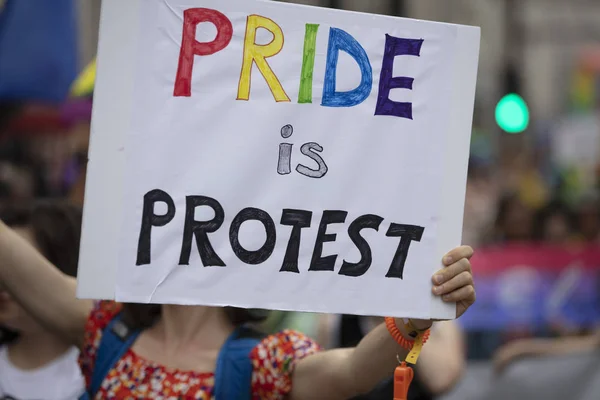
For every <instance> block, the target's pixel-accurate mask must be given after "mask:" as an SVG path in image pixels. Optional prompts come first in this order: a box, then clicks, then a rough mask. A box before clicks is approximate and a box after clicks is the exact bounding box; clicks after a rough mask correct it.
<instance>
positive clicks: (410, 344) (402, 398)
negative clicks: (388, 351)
mask: <svg viewBox="0 0 600 400" xmlns="http://www.w3.org/2000/svg"><path fill="white" fill-rule="evenodd" d="M385 325H386V327H387V328H388V331H389V332H390V334H391V335H392V337H393V338H394V340H395V341H396V342H398V344H399V345H400V346H402V347H404V348H405V349H407V350H409V353H408V355H407V356H406V359H405V360H404V361H402V362H400V358H398V362H399V363H400V365H398V366H397V367H396V370H395V371H394V400H407V399H408V389H409V388H410V384H411V382H412V380H413V378H414V375H415V374H414V371H413V369H412V368H410V367H409V366H407V365H406V363H407V362H408V363H410V364H413V365H414V364H416V363H417V360H418V359H419V355H420V354H421V350H422V349H423V345H424V344H425V342H427V340H428V339H429V335H430V330H429V329H427V330H426V331H419V330H417V329H415V328H414V327H413V326H412V324H411V323H410V320H408V321H407V322H405V323H404V330H405V331H406V332H407V333H408V335H409V336H410V337H412V338H414V340H412V341H411V340H407V339H405V338H404V336H403V335H402V332H400V329H398V327H397V326H396V320H395V319H394V318H391V317H386V318H385Z"/></svg>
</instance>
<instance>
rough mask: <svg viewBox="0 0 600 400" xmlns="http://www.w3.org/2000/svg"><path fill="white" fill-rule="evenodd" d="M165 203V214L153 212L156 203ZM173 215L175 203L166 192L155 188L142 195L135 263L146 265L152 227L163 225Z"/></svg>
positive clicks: (149, 257)
mask: <svg viewBox="0 0 600 400" xmlns="http://www.w3.org/2000/svg"><path fill="white" fill-rule="evenodd" d="M159 202H162V203H165V204H166V205H167V212H166V213H165V215H156V214H154V205H155V204H156V203H159ZM173 217H175V203H174V202H173V199H172V198H171V196H169V194H168V193H167V192H163V191H162V190H159V189H155V190H151V191H149V192H148V193H146V194H145V195H144V208H143V211H142V227H141V228H140V237H139V239H138V248H137V260H136V262H135V264H136V265H147V264H150V261H151V243H152V238H151V236H152V227H153V226H165V225H166V224H168V223H169V222H171V220H172V219H173Z"/></svg>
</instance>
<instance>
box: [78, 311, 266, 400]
mask: <svg viewBox="0 0 600 400" xmlns="http://www.w3.org/2000/svg"><path fill="white" fill-rule="evenodd" d="M140 333H141V331H139V330H138V331H131V330H130V329H129V327H128V326H127V325H125V323H124V322H123V321H122V320H121V316H120V314H119V315H117V316H115V318H113V320H112V321H111V322H110V323H109V324H108V326H107V327H106V329H105V330H104V332H103V334H102V339H101V340H100V345H99V347H98V351H97V356H96V364H95V366H94V371H93V373H92V381H91V385H90V387H89V388H88V390H87V391H86V393H84V394H83V395H82V396H81V397H80V398H79V400H91V399H93V398H94V396H96V394H97V393H98V391H99V390H100V387H101V385H102V382H103V381H104V378H105V377H106V375H108V373H109V371H110V370H111V369H112V368H113V366H114V365H115V364H116V363H117V362H118V361H119V360H120V359H121V357H123V355H124V354H125V353H126V352H127V350H128V349H129V348H130V347H131V346H132V345H133V343H134V342H135V340H136V339H137V337H138V336H139V334H140ZM260 340H261V335H260V334H259V333H258V332H256V331H255V330H253V329H251V328H248V327H244V326H242V327H238V328H237V329H236V330H235V331H234V332H233V333H232V334H231V335H230V336H229V338H227V340H226V341H225V343H224V344H223V347H221V350H220V351H219V356H218V358H217V366H216V369H215V393H214V396H215V399H216V400H246V399H247V400H250V399H251V397H252V393H251V384H252V370H253V368H252V362H251V360H250V352H251V351H252V349H253V348H254V347H255V346H256V345H258V344H259V342H260Z"/></svg>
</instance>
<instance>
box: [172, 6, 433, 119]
mask: <svg viewBox="0 0 600 400" xmlns="http://www.w3.org/2000/svg"><path fill="white" fill-rule="evenodd" d="M203 22H209V23H211V24H213V25H214V26H215V27H216V29H217V35H216V37H215V39H214V40H213V41H212V42H198V41H197V40H196V27H197V26H198V24H200V23H203ZM258 29H266V30H267V31H269V32H270V33H271V34H272V35H273V40H271V42H270V43H268V44H264V45H262V44H257V43H256V34H257V31H258ZM318 31H319V25H318V24H306V28H305V37H304V50H303V54H302V71H301V73H300V91H299V94H298V103H300V104H303V103H312V100H313V94H312V90H313V76H314V65H315V54H316V43H317V34H318ZM232 37H233V25H232V23H231V20H229V18H227V17H226V16H225V15H224V14H223V13H221V12H219V11H217V10H213V9H208V8H189V9H187V10H185V11H184V13H183V33H182V39H181V47H180V52H179V64H178V68H177V75H176V77H175V84H174V90H173V95H174V96H175V97H180V96H185V97H189V96H191V95H192V91H191V86H192V70H193V67H194V56H210V55H212V54H215V53H217V52H219V51H221V50H223V49H225V48H226V47H227V46H228V45H229V43H230V42H231V39H232ZM423 41H424V40H423V39H405V38H398V37H394V36H390V35H388V34H386V35H385V50H384V56H383V62H382V65H381V75H380V77H379V93H378V96H377V105H376V107H375V115H388V116H396V117H400V118H408V119H412V118H413V114H412V103H410V102H397V101H393V100H390V98H389V95H390V91H391V90H392V89H407V90H412V89H413V82H414V78H412V77H407V76H397V77H394V76H393V69H394V60H395V58H396V57H397V56H417V57H418V56H420V55H421V46H422V45H423ZM283 45H284V35H283V31H282V29H281V27H280V26H279V25H278V24H277V23H276V22H275V21H273V20H272V19H269V18H266V17H263V16H260V15H249V16H248V18H247V21H246V32H245V37H244V50H243V55H242V70H241V74H240V79H239V83H238V93H237V100H245V101H247V100H249V99H250V82H251V74H252V68H253V66H254V65H256V67H257V68H258V70H259V71H260V73H261V74H262V76H263V77H264V79H265V80H266V82H267V84H268V85H269V88H270V90H271V93H272V94H273V97H274V98H275V101H277V102H290V101H291V100H290V97H289V96H288V94H287V93H286V91H285V89H284V88H283V86H282V84H281V82H280V81H279V79H278V78H277V76H276V75H275V73H274V72H273V70H272V69H271V67H270V66H269V63H268V62H267V59H268V58H269V57H274V56H275V55H277V54H278V53H279V52H280V51H281V49H282V48H283ZM340 51H343V52H345V53H347V54H348V55H350V56H351V57H352V58H353V59H354V61H355V62H356V63H357V64H358V67H359V68H360V71H361V81H360V84H359V85H358V86H357V87H356V88H355V89H353V90H350V91H345V92H341V91H338V90H336V77H337V64H338V59H339V54H340ZM372 86H373V68H372V66H371V61H370V60H369V56H368V55H367V52H366V51H365V49H364V48H363V47H362V46H361V44H360V43H359V42H358V41H357V40H356V39H355V38H354V37H353V36H352V35H350V34H349V33H347V32H346V31H344V30H342V29H339V28H333V27H332V28H330V29H329V44H328V49H327V60H326V67H325V76H324V86H323V95H322V101H321V106H323V107H354V106H357V105H359V104H361V103H362V102H363V101H365V100H366V99H367V98H368V97H369V95H370V94H371V90H372Z"/></svg>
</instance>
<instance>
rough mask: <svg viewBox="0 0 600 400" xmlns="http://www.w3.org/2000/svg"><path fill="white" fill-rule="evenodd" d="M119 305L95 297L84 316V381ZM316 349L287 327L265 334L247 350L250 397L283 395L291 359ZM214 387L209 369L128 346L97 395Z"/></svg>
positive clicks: (175, 393)
mask: <svg viewBox="0 0 600 400" xmlns="http://www.w3.org/2000/svg"><path fill="white" fill-rule="evenodd" d="M120 309H121V306H120V305H119V304H117V303H115V302H111V301H103V302H100V303H98V305H97V306H96V307H95V308H94V310H93V311H92V313H91V315H90V318H89V319H88V322H87V325H86V328H85V342H84V347H83V351H82V353H81V357H80V363H81V369H82V371H83V374H84V376H85V379H86V383H87V385H88V387H89V385H90V382H91V379H92V371H93V367H94V362H95V360H96V350H97V349H98V346H99V345H100V338H101V337H102V330H103V329H104V328H105V327H106V326H107V325H108V324H109V322H110V321H111V319H112V318H114V316H115V315H116V314H117V313H118V312H119V311H120ZM319 350H320V349H319V346H318V345H317V344H316V343H315V342H314V341H312V340H311V339H309V338H308V337H306V336H305V335H303V334H301V333H298V332H295V331H291V330H286V331H283V332H280V333H277V334H275V335H272V336H269V337H267V338H265V339H263V340H262V341H261V342H260V343H259V344H258V345H257V346H256V347H255V348H254V350H252V353H251V354H250V359H251V360H252V364H253V366H254V372H253V375H252V397H253V399H283V398H284V397H285V396H286V395H287V394H288V393H289V392H290V391H291V389H292V381H291V374H292V371H293V370H294V365H295V363H296V362H297V361H298V360H300V359H301V358H303V357H306V356H308V355H310V354H313V353H315V352H317V351H319ZM213 387H214V373H212V372H207V373H199V372H190V371H188V372H186V371H178V370H171V369H167V368H164V367H162V366H161V365H158V364H155V363H152V362H151V361H148V360H146V359H144V358H142V357H139V356H138V355H136V354H135V353H134V352H133V351H132V350H131V349H129V350H128V351H127V353H126V354H125V355H124V356H123V358H121V360H120V361H119V362H117V364H116V365H115V367H114V368H113V369H112V370H111V371H110V372H109V374H108V376H107V377H106V378H105V379H104V382H102V387H101V389H100V392H99V393H98V394H97V395H96V399H119V400H120V399H163V400H168V399H173V400H180V399H181V400H184V399H185V400H192V399H193V400H199V399H202V400H209V399H212V398H213Z"/></svg>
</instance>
